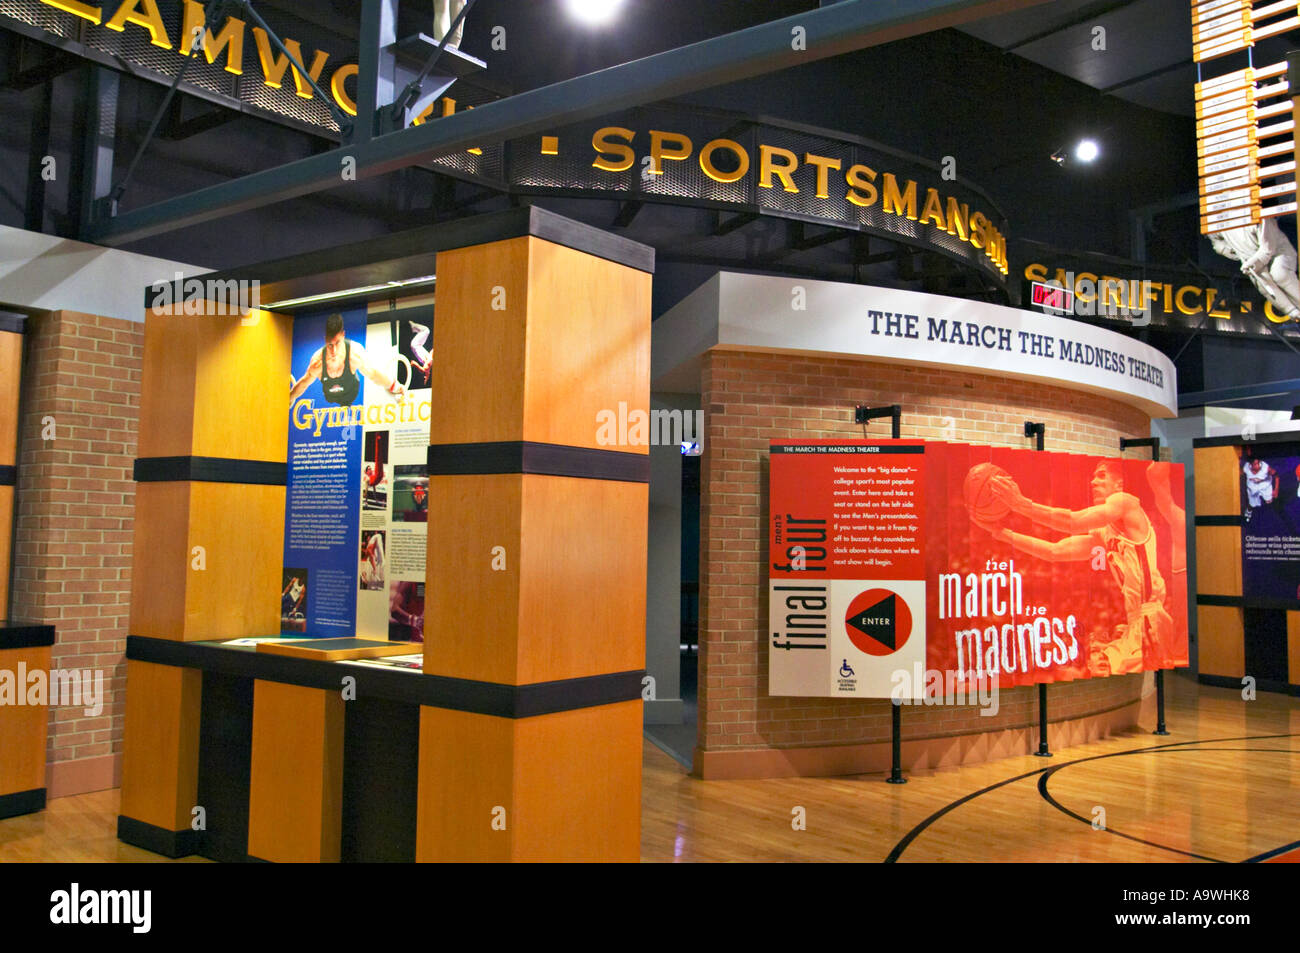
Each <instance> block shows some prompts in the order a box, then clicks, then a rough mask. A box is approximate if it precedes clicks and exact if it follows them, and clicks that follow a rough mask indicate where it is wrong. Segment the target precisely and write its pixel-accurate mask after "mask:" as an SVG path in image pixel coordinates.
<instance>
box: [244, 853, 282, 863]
mask: <svg viewBox="0 0 1300 953" xmlns="http://www.w3.org/2000/svg"><path fill="white" fill-rule="evenodd" d="M247 862H248V863H250V864H273V863H275V861H273V860H263V859H262V858H261V857H254V856H253V855H252V854H249V855H248V857H247Z"/></svg>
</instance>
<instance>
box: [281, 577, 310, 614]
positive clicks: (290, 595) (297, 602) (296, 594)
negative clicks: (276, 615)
mask: <svg viewBox="0 0 1300 953" xmlns="http://www.w3.org/2000/svg"><path fill="white" fill-rule="evenodd" d="M306 591H307V587H306V586H304V585H303V584H302V583H301V582H300V581H299V580H298V577H297V576H294V577H293V578H292V579H290V580H289V585H287V586H285V587H284V591H283V592H282V593H280V618H282V619H284V620H285V621H286V622H288V621H290V620H292V619H301V618H302V617H303V615H302V600H303V596H304V595H305V593H306Z"/></svg>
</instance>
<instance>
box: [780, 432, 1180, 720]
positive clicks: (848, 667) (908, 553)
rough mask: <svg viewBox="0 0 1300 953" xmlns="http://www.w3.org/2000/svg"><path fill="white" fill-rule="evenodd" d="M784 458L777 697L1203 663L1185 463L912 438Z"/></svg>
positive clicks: (886, 694)
mask: <svg viewBox="0 0 1300 953" xmlns="http://www.w3.org/2000/svg"><path fill="white" fill-rule="evenodd" d="M770 461H771V508H770V533H769V538H768V554H769V564H768V597H769V601H768V622H769V624H768V632H769V638H768V659H769V674H768V690H769V692H770V694H772V695H804V696H829V697H843V696H855V697H864V698H890V697H893V698H903V699H915V698H923V697H928V695H929V692H930V685H931V682H932V681H937V683H938V684H939V685H941V686H943V687H944V690H943V691H942V692H941V693H942V694H947V693H948V692H947V688H948V686H953V687H956V688H958V689H963V690H965V691H966V692H967V693H969V692H970V691H971V690H972V689H973V688H975V686H977V685H978V686H981V691H982V686H986V685H989V684H993V685H997V686H999V687H1002V688H1010V687H1013V686H1016V685H1031V684H1036V683H1039V682H1055V681H1066V680H1071V679H1076V678H1094V677H1099V676H1105V675H1121V674H1129V673H1133V672H1142V671H1148V670H1153V669H1162V668H1175V667H1179V666H1183V665H1186V664H1187V554H1186V551H1185V546H1184V540H1185V527H1186V516H1185V512H1184V509H1183V476H1182V468H1181V467H1180V466H1178V465H1175V464H1169V463H1152V462H1149V461H1141V460H1116V459H1111V458H1103V457H1090V456H1083V455H1080V454H1067V453H1042V452H1036V451H1032V450H1027V449H1011V448H1002V447H977V446H970V445H967V444H955V443H923V442H920V441H898V440H880V441H863V440H845V441H807V442H800V443H790V442H773V443H772V445H771V447H770ZM916 673H924V675H923V677H917V674H916Z"/></svg>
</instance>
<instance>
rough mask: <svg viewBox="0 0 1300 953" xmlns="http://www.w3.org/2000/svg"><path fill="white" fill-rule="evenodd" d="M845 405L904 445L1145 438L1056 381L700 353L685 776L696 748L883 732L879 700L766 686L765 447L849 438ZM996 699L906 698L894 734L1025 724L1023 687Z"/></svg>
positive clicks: (1063, 697) (1108, 684)
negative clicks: (981, 702) (870, 415)
mask: <svg viewBox="0 0 1300 953" xmlns="http://www.w3.org/2000/svg"><path fill="white" fill-rule="evenodd" d="M859 403H865V404H868V405H881V404H892V403H899V404H902V405H903V428H902V435H903V437H905V438H923V439H930V440H952V441H961V442H967V443H977V444H989V445H1001V446H1013V447H1027V446H1031V443H1030V441H1028V440H1027V439H1026V438H1025V437H1024V436H1023V425H1024V422H1025V421H1026V420H1035V421H1043V422H1045V423H1046V425H1047V430H1046V445H1047V448H1048V449H1051V450H1067V451H1073V452H1077V453H1093V454H1102V455H1106V456H1117V455H1118V451H1119V439H1120V437H1145V436H1148V435H1149V433H1150V425H1149V420H1148V418H1147V416H1146V415H1145V414H1143V413H1142V412H1141V411H1139V410H1136V409H1134V408H1132V407H1130V406H1128V405H1126V404H1122V403H1119V402H1118V401H1114V400H1111V399H1108V398H1103V397H1096V396H1091V395H1085V394H1081V393H1079V392H1078V391H1072V390H1066V389H1064V388H1059V387H1051V386H1045V385H1042V384H1036V383H1028V382H1024V381H1013V380H1003V379H999V378H994V377H987V376H981V375H976V374H964V373H957V372H952V371H947V370H925V369H917V368H910V367H903V366H900V365H890V364H875V363H866V362H863V361H852V360H843V359H840V360H837V359H829V358H815V357H798V356H795V357H791V356H785V355H771V354H756V353H742V352H736V351H710V352H708V353H706V354H705V355H704V364H703V380H702V390H701V405H702V407H703V409H704V421H705V436H704V457H703V461H702V466H703V472H702V475H701V489H700V524H701V525H700V540H701V543H700V545H701V553H700V635H701V641H700V663H699V664H700V676H699V738H698V745H699V751H698V752H697V756H696V770H697V771H701V762H702V758H703V759H707V758H708V757H709V755H710V754H711V753H712V754H716V753H719V752H722V753H728V752H743V751H745V750H751V751H754V750H760V749H771V748H799V747H816V746H831V745H834V746H844V745H862V744H870V743H875V742H881V741H887V740H888V739H889V737H890V703H889V702H888V700H884V699H879V700H876V699H873V700H859V699H837V698H770V697H768V695H767V651H766V648H765V646H766V641H767V639H766V628H767V598H766V594H767V574H766V558H767V555H766V549H767V522H766V520H767V511H766V506H767V479H768V476H767V465H766V459H767V451H768V443H769V441H770V440H772V439H791V440H794V439H819V438H834V437H841V438H843V437H848V438H860V437H861V436H862V430H861V427H860V426H856V425H854V424H853V422H852V408H853V406H854V405H855V404H859ZM888 427H889V425H888V422H887V421H878V422H876V423H874V424H872V425H871V428H870V429H869V430H868V433H869V434H873V435H876V436H885V437H887V436H889V429H888ZM1142 684H1143V677H1142V676H1141V675H1129V676H1119V677H1113V678H1106V679H1090V680H1087V681H1080V682H1074V683H1069V684H1062V685H1057V686H1053V687H1052V689H1051V692H1050V696H1051V697H1050V706H1049V709H1050V710H1049V714H1050V717H1051V719H1052V720H1054V721H1055V720H1057V719H1076V718H1080V717H1083V716H1085V715H1090V714H1094V713H1099V712H1106V711H1111V710H1114V709H1117V708H1120V707H1122V706H1124V705H1127V704H1130V703H1132V702H1134V701H1136V700H1137V699H1139V698H1140V696H1141V692H1142ZM999 701H1000V705H1001V709H1000V711H999V713H998V714H997V715H996V716H993V717H982V716H981V715H980V712H979V709H978V708H975V707H971V706H931V707H922V706H913V707H909V708H907V709H906V712H905V715H904V718H903V738H904V740H905V741H906V740H908V739H921V738H936V737H944V736H955V735H962V734H968V733H972V732H990V731H999V730H1001V731H1006V730H1009V729H1022V728H1025V727H1026V726H1029V725H1036V724H1037V718H1038V714H1037V711H1038V710H1037V689H1036V688H1034V687H1024V688H1016V689H1011V690H1007V691H1003V692H1001V694H1000V698H999ZM1007 753H1011V752H1009V751H1008V752H1007ZM732 760H733V761H734V760H735V759H732ZM755 763H757V762H755ZM764 763H766V764H769V765H770V764H771V763H772V761H771V759H770V758H769V759H767V760H766V761H765V762H764ZM803 763H804V764H808V763H810V762H809V761H808V759H806V758H805V759H803ZM840 763H841V764H842V763H843V762H842V761H841V762H840ZM704 773H705V774H706V776H708V772H707V771H705V772H704ZM730 773H733V774H742V775H743V774H745V773H746V772H745V771H744V770H743V769H740V770H733V771H731V772H730Z"/></svg>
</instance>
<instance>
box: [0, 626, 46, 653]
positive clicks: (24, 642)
mask: <svg viewBox="0 0 1300 953" xmlns="http://www.w3.org/2000/svg"><path fill="white" fill-rule="evenodd" d="M53 644H54V626H52V625H38V624H36V623H31V624H28V623H25V622H0V649H39V648H44V647H46V646H48V645H53Z"/></svg>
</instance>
